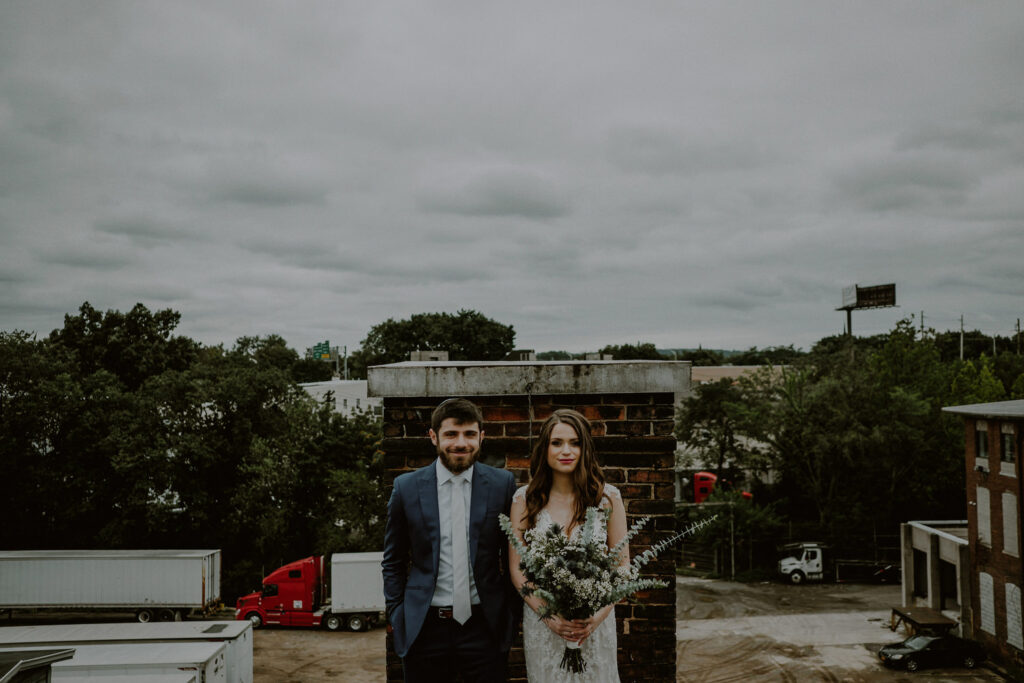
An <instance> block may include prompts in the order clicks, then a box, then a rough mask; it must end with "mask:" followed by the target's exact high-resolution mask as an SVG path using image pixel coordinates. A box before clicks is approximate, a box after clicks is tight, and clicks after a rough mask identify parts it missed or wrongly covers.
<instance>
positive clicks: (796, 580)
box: [789, 569, 807, 586]
mask: <svg viewBox="0 0 1024 683" xmlns="http://www.w3.org/2000/svg"><path fill="white" fill-rule="evenodd" d="M805 578H807V577H805V576H804V573H803V572H802V571H800V570H799V569H797V570H796V571H794V572H792V573H790V575H789V582H790V583H791V584H793V585H794V586H799V585H800V584H801V583H803V582H804V579H805Z"/></svg>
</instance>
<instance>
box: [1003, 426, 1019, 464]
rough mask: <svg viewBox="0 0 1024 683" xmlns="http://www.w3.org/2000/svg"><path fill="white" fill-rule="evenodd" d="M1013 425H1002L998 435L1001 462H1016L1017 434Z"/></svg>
mask: <svg viewBox="0 0 1024 683" xmlns="http://www.w3.org/2000/svg"><path fill="white" fill-rule="evenodd" d="M1015 432H1016V430H1015V429H1014V428H1013V425H1003V426H1002V429H1000V434H999V459H1000V460H1002V461H1003V462H1009V463H1015V462H1017V434H1016V433H1015Z"/></svg>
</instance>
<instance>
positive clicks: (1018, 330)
mask: <svg viewBox="0 0 1024 683" xmlns="http://www.w3.org/2000/svg"><path fill="white" fill-rule="evenodd" d="M1017 355H1018V356H1019V355H1020V318H1017Z"/></svg>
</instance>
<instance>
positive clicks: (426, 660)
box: [381, 398, 518, 683]
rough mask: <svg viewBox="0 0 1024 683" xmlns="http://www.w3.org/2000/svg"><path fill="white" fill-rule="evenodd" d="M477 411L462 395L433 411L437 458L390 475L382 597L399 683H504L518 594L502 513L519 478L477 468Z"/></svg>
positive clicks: (479, 432)
mask: <svg viewBox="0 0 1024 683" xmlns="http://www.w3.org/2000/svg"><path fill="white" fill-rule="evenodd" d="M482 422H483V417H482V416H481V414H480V409H479V408H477V407H476V405H474V404H473V403H471V402H469V401H467V400H466V399H463V398H454V399H448V400H447V401H444V402H442V403H441V404H440V405H439V406H438V407H437V408H436V409H435V410H434V412H433V414H432V415H431V420H430V432H429V434H430V440H431V442H433V444H434V446H435V447H436V448H437V460H435V461H434V462H433V463H432V464H430V465H427V466H426V467H423V468H421V469H419V470H416V471H415V472H408V473H406V474H403V475H401V476H399V477H398V478H397V479H395V487H394V490H393V491H392V493H391V500H390V501H389V502H388V519H387V530H386V531H385V535H384V561H383V562H382V563H381V566H382V567H383V574H384V599H385V603H386V605H387V615H388V622H389V624H390V625H391V627H392V629H393V631H392V632H393V634H394V643H395V651H396V652H397V654H398V656H399V657H401V658H402V666H403V669H404V671H405V680H406V681H407V682H409V683H418V682H420V681H444V682H446V683H447V682H448V681H451V680H452V679H453V678H455V677H456V676H457V675H458V674H459V673H461V674H462V676H463V680H465V681H467V682H468V681H474V682H476V681H505V680H506V678H507V673H506V665H507V660H508V650H509V647H510V646H511V644H512V637H513V628H514V626H513V624H514V611H515V609H516V608H517V607H518V601H513V600H512V599H511V598H512V597H513V596H514V591H513V590H512V587H511V582H510V581H509V577H508V572H507V568H508V556H507V552H506V551H507V548H508V541H507V539H506V537H505V535H504V533H502V531H501V527H500V526H499V525H498V515H499V514H501V513H504V514H508V512H509V509H510V507H511V505H512V495H513V494H514V493H515V490H516V484H515V478H514V477H513V476H512V474H511V473H510V472H508V471H506V470H501V469H496V468H494V467H490V466H488V465H484V464H483V463H478V462H477V458H478V457H479V455H480V444H481V442H482V441H483V438H484V433H483V430H482V429H481V427H480V425H481V423H482Z"/></svg>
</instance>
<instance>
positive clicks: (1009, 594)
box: [1006, 583, 1024, 650]
mask: <svg viewBox="0 0 1024 683" xmlns="http://www.w3.org/2000/svg"><path fill="white" fill-rule="evenodd" d="M1020 610H1021V604H1020V587H1019V586H1015V585H1013V584H1012V583H1008V584H1006V642H1008V643H1009V644H1010V645H1013V646H1014V647H1015V648H1017V649H1018V650H1024V623H1022V621H1021V615H1020Z"/></svg>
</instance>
